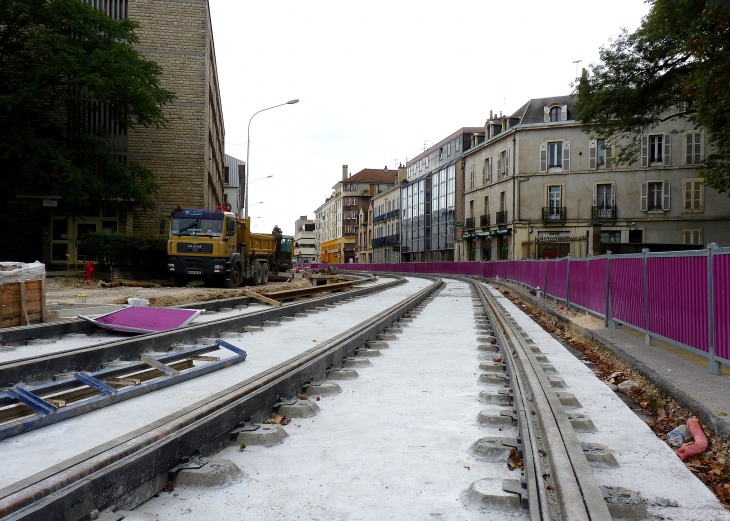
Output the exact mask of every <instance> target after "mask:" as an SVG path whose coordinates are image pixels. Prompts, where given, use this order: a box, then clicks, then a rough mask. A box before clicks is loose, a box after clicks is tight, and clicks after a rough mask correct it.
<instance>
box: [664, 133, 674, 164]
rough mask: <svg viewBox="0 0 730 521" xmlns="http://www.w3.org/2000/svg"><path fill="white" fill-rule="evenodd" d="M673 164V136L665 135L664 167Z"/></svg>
mask: <svg viewBox="0 0 730 521" xmlns="http://www.w3.org/2000/svg"><path fill="white" fill-rule="evenodd" d="M671 164H672V135H671V134H664V166H671Z"/></svg>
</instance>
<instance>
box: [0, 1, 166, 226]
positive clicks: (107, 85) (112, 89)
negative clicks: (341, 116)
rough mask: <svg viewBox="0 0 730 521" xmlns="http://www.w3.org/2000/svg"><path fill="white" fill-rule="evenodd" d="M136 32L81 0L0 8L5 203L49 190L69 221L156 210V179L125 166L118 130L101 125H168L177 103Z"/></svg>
mask: <svg viewBox="0 0 730 521" xmlns="http://www.w3.org/2000/svg"><path fill="white" fill-rule="evenodd" d="M135 29H136V24H135V23H134V22H132V21H130V20H120V21H115V20H113V19H111V18H110V17H108V16H107V15H106V14H104V13H102V12H99V11H96V10H94V9H93V8H91V7H90V6H88V5H86V4H85V3H83V2H81V1H80V0H2V1H0V78H2V81H0V171H2V173H3V174H2V176H0V202H1V201H2V199H3V198H9V197H12V196H14V195H15V194H17V193H21V192H23V191H25V190H33V189H35V190H37V189H38V187H39V186H42V190H43V193H46V194H57V195H61V196H62V197H63V200H64V203H65V208H66V209H67V211H68V212H69V213H70V214H74V213H76V212H78V210H79V209H80V208H81V207H84V206H98V205H100V204H101V203H106V206H107V207H109V206H113V205H122V204H128V203H130V202H134V204H136V205H138V206H141V207H143V208H154V206H155V201H154V193H155V191H156V190H157V183H156V182H155V179H154V175H153V172H152V171H150V170H149V169H146V168H143V167H142V166H140V165H139V164H137V163H134V162H133V161H129V162H127V163H123V162H120V161H119V160H118V159H117V158H116V157H115V155H114V153H115V151H114V146H112V145H111V144H110V142H109V140H108V139H107V138H108V136H109V129H107V128H104V126H103V125H99V124H96V123H94V121H100V120H101V117H100V116H101V115H102V114H103V113H111V114H113V117H114V119H115V121H116V124H117V125H118V128H119V129H121V130H122V131H128V130H129V129H130V128H132V127H135V126H142V127H160V126H164V124H165V120H164V117H163V113H162V106H163V105H164V104H166V103H169V102H171V101H172V100H173V99H174V98H175V96H174V94H173V93H172V92H169V91H167V90H165V89H163V88H162V87H161V86H160V75H161V72H162V70H161V68H160V67H159V65H158V64H157V63H155V62H154V61H150V60H146V59H144V58H143V57H142V56H141V55H140V54H139V53H138V52H137V51H136V50H135V49H134V47H133V45H134V44H136V43H138V42H139V39H138V37H137V36H136V34H135ZM120 149H121V150H123V149H124V145H123V144H121V146H119V145H118V146H117V147H116V153H117V154H118V153H119V151H120Z"/></svg>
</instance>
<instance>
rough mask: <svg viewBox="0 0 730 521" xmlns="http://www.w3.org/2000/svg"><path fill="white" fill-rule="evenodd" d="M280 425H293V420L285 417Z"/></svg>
mask: <svg viewBox="0 0 730 521" xmlns="http://www.w3.org/2000/svg"><path fill="white" fill-rule="evenodd" d="M280 423H281V424H282V425H289V424H290V423H291V418H287V417H286V416H284V417H283V418H282V419H281V422H280Z"/></svg>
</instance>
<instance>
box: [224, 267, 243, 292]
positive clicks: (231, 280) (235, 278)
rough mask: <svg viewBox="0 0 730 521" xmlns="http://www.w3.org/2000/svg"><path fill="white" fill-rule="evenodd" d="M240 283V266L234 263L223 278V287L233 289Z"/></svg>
mask: <svg viewBox="0 0 730 521" xmlns="http://www.w3.org/2000/svg"><path fill="white" fill-rule="evenodd" d="M240 283H241V268H239V267H238V265H235V266H233V267H232V268H231V272H230V273H229V274H228V276H227V277H226V278H225V279H224V280H223V287H225V288H228V289H235V288H237V287H238V285H239V284H240Z"/></svg>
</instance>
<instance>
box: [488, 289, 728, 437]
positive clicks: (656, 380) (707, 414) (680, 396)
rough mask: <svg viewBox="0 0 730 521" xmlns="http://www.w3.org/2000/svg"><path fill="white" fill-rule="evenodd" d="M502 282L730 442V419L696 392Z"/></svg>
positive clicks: (599, 335)
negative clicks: (719, 413)
mask: <svg viewBox="0 0 730 521" xmlns="http://www.w3.org/2000/svg"><path fill="white" fill-rule="evenodd" d="M498 284H502V285H503V286H508V287H512V289H514V290H516V291H517V292H519V294H520V297H521V298H524V299H525V300H527V301H529V302H530V303H531V304H532V305H534V306H536V307H538V308H539V309H540V310H541V311H543V312H544V313H547V314H548V315H550V316H551V317H553V318H555V319H557V320H560V321H561V322H563V323H564V324H567V325H569V326H570V327H571V328H572V329H573V330H574V331H575V332H576V333H578V334H579V335H581V336H582V337H584V338H588V339H591V340H595V341H596V342H598V343H599V344H601V345H602V346H603V347H605V348H606V349H608V350H609V351H610V352H611V354H612V355H614V356H615V357H616V358H617V359H618V360H619V361H620V362H622V363H624V364H626V365H627V366H629V367H630V368H631V369H632V370H634V371H636V372H637V373H639V374H640V375H641V376H643V377H644V378H646V379H647V380H649V381H650V382H651V383H652V384H653V385H654V386H656V387H657V389H659V390H660V391H662V392H663V393H665V394H666V395H667V396H669V397H670V398H672V399H673V400H674V401H676V402H677V404H679V405H680V406H681V407H684V408H685V409H688V410H690V411H691V412H692V414H694V415H695V416H697V418H698V419H699V420H700V421H701V422H702V423H703V424H704V425H707V427H709V428H710V429H712V430H713V431H714V432H715V434H717V435H718V436H720V438H722V439H723V440H725V441H726V442H728V443H730V422H728V421H727V420H723V419H721V418H718V417H717V416H716V415H715V414H714V413H713V412H712V410H710V409H709V408H708V407H706V406H705V405H704V404H702V403H701V402H699V401H697V400H696V399H694V398H692V396H690V395H689V394H687V393H686V392H685V391H683V390H682V389H680V388H678V387H677V386H676V385H674V384H673V383H672V380H671V379H670V378H667V377H665V376H662V375H660V374H659V373H657V372H656V371H655V370H654V369H652V368H651V367H649V366H647V365H646V364H645V363H644V362H642V361H641V360H639V359H637V358H635V357H634V356H632V355H631V354H629V353H627V352H626V351H624V350H623V349H621V348H620V347H618V346H617V345H616V344H614V343H613V342H611V341H610V340H608V339H607V338H605V337H604V336H603V335H601V334H599V333H595V332H593V331H590V330H589V329H586V328H585V327H583V326H581V325H579V324H576V323H575V322H573V321H572V320H570V319H569V318H567V317H564V316H563V315H561V314H559V313H557V312H555V311H554V310H552V309H550V308H548V307H547V306H545V305H544V304H542V303H541V302H539V301H538V300H536V299H533V298H532V296H531V295H529V294H525V291H523V290H522V289H521V288H515V287H514V283H511V282H504V281H499V282H498Z"/></svg>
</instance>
